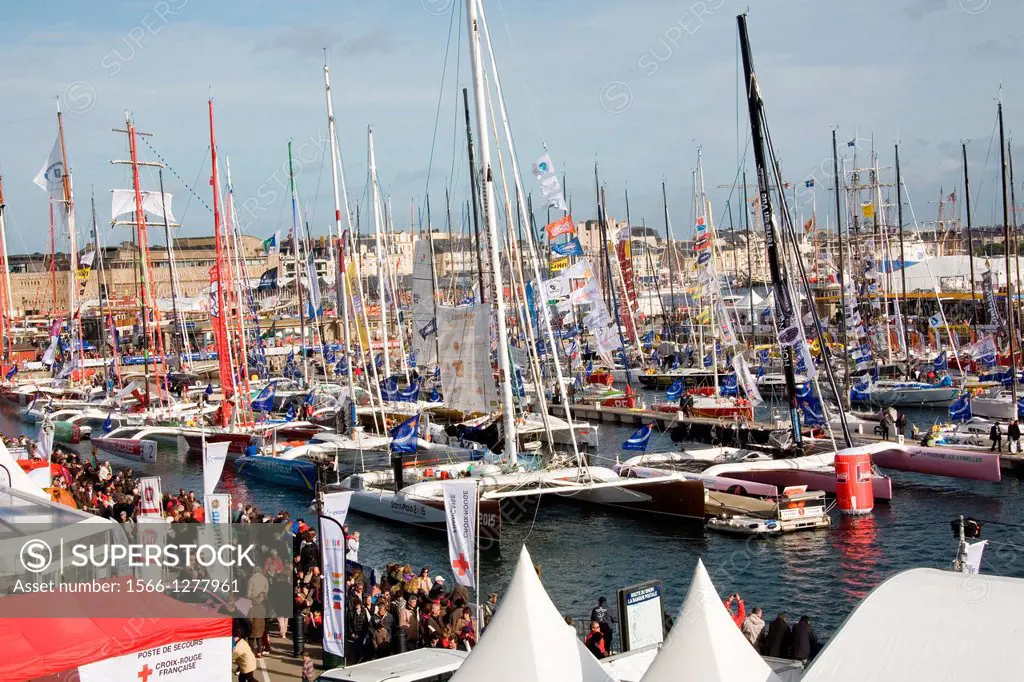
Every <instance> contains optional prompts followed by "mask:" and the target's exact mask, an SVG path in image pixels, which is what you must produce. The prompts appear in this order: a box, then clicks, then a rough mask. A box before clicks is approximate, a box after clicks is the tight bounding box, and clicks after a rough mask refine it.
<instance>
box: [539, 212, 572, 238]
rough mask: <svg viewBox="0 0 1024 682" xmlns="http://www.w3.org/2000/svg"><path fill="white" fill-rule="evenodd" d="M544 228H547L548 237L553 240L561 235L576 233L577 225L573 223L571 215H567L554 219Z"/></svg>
mask: <svg viewBox="0 0 1024 682" xmlns="http://www.w3.org/2000/svg"><path fill="white" fill-rule="evenodd" d="M544 229H545V230H547V233H548V239H550V240H551V241H554V240H555V239H556V238H557V237H561V236H562V235H563V234H572V235H575V234H576V225H575V224H573V222H572V216H571V215H566V216H564V217H562V218H559V219H558V220H552V221H551V222H550V223H548V224H547V226H545V228H544Z"/></svg>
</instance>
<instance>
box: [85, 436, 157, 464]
mask: <svg viewBox="0 0 1024 682" xmlns="http://www.w3.org/2000/svg"><path fill="white" fill-rule="evenodd" d="M90 442H91V443H92V451H93V453H94V454H95V455H96V457H97V459H102V458H106V457H107V456H113V457H117V458H119V459H124V460H127V461H129V462H144V463H147V464H152V463H153V462H155V461H156V454H157V450H158V449H159V448H158V447H157V443H156V441H152V440H136V439H134V438H93V439H92V440H91V441H90Z"/></svg>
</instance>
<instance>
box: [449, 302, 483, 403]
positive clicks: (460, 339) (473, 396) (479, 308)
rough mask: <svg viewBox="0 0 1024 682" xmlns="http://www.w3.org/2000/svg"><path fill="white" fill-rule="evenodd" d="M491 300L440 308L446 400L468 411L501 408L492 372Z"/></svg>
mask: <svg viewBox="0 0 1024 682" xmlns="http://www.w3.org/2000/svg"><path fill="white" fill-rule="evenodd" d="M490 319H491V306H490V305H489V304H482V305H470V306H459V307H457V308H449V307H442V306H438V308H437V333H438V345H439V346H440V353H441V355H440V357H439V358H438V362H439V363H440V368H441V385H442V386H444V398H445V404H446V405H447V406H449V407H452V408H454V409H459V410H463V411H465V412H483V413H487V412H491V411H493V410H495V409H497V408H498V392H497V388H496V386H495V383H494V379H493V374H492V373H491V344H490V333H489V326H490V325H489V323H490Z"/></svg>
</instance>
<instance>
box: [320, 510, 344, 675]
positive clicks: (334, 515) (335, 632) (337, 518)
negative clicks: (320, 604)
mask: <svg viewBox="0 0 1024 682" xmlns="http://www.w3.org/2000/svg"><path fill="white" fill-rule="evenodd" d="M351 501H352V493H351V492H343V493H328V494H326V495H324V496H323V509H324V511H323V514H322V515H321V517H320V538H321V541H322V542H323V545H322V546H321V553H322V554H323V559H322V561H323V566H324V570H323V582H324V640H323V645H324V649H325V650H326V651H329V652H331V653H332V654H337V655H339V656H344V655H345V533H344V532H343V531H342V527H343V526H344V525H345V519H346V518H348V507H349V503H350V502H351Z"/></svg>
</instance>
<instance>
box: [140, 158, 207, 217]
mask: <svg viewBox="0 0 1024 682" xmlns="http://www.w3.org/2000/svg"><path fill="white" fill-rule="evenodd" d="M142 139H146V138H142ZM206 149H207V151H209V149H210V147H209V145H207V147H206ZM207 158H209V154H207V153H206V152H203V158H202V160H201V161H200V162H199V168H197V169H196V179H195V180H193V181H192V183H193V184H196V183H198V182H199V176H200V174H202V172H203V168H205V167H206V159H207ZM168 170H170V168H168ZM171 172H172V173H174V171H173V170H172V171H171ZM174 175H175V177H177V175H178V174H177V173H174ZM182 184H185V183H184V181H182ZM185 187H188V185H187V184H185ZM193 196H195V194H194V193H190V194H189V195H188V199H187V200H186V201H185V208H184V209H182V211H181V218H180V221H181V224H182V225H184V224H185V216H186V215H188V207H189V206H190V205H191V204H192V197H193ZM197 198H198V197H197ZM199 200H200V201H202V199H199ZM203 205H204V206H205V204H203ZM207 209H209V206H207Z"/></svg>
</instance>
